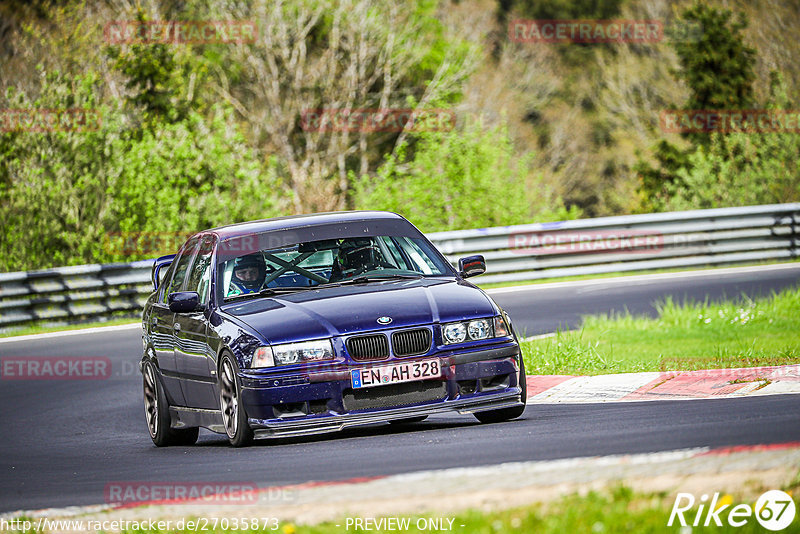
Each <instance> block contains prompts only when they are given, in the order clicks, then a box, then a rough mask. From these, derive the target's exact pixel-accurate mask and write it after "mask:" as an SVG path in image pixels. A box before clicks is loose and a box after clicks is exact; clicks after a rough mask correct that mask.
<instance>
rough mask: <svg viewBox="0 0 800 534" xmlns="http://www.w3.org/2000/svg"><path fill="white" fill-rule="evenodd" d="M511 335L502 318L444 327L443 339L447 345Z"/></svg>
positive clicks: (451, 324)
mask: <svg viewBox="0 0 800 534" xmlns="http://www.w3.org/2000/svg"><path fill="white" fill-rule="evenodd" d="M510 335H511V334H510V333H509V330H508V326H507V325H506V322H505V320H504V319H503V317H502V316H497V317H492V318H489V319H474V320H472V321H465V322H463V323H449V324H445V325H442V339H443V340H444V343H445V345H452V344H453V343H463V342H465V341H479V340H481V339H489V338H493V337H506V336H510Z"/></svg>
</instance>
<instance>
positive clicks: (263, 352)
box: [250, 347, 275, 369]
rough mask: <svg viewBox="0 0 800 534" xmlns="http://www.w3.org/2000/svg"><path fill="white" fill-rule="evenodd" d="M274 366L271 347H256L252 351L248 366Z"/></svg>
mask: <svg viewBox="0 0 800 534" xmlns="http://www.w3.org/2000/svg"><path fill="white" fill-rule="evenodd" d="M274 366H275V358H274V357H273V355H272V349H271V348H270V347H258V348H257V349H256V351H255V352H254V353H253V361H251V362H250V368H251V369H255V368H257V367H274Z"/></svg>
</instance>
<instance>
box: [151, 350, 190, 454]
mask: <svg viewBox="0 0 800 534" xmlns="http://www.w3.org/2000/svg"><path fill="white" fill-rule="evenodd" d="M142 379H143V380H142V381H143V386H144V416H145V419H146V420H147V430H148V431H149V432H150V439H152V440H153V443H155V445H156V447H168V446H170V445H193V444H194V443H195V442H196V441H197V436H198V434H199V431H200V429H199V428H196V427H195V428H180V429H178V428H171V427H170V416H169V403H168V402H167V395H166V393H164V387H163V386H162V385H161V381H160V380H159V379H158V372H157V371H156V367H155V365H153V363H152V362H149V361H148V362H145V364H144V367H143V368H142Z"/></svg>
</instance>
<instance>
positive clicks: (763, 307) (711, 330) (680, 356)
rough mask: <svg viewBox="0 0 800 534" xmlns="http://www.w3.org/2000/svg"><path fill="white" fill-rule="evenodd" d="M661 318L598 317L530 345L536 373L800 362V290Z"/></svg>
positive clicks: (529, 363)
mask: <svg viewBox="0 0 800 534" xmlns="http://www.w3.org/2000/svg"><path fill="white" fill-rule="evenodd" d="M657 309H658V312H659V317H658V318H655V319H653V318H648V317H639V316H633V315H631V314H629V313H624V314H618V315H613V316H611V315H593V316H587V317H584V319H583V324H582V327H581V329H580V330H577V331H572V332H559V333H557V335H555V336H553V337H549V338H545V339H539V340H534V341H529V342H525V343H523V344H522V350H523V357H524V359H525V366H526V370H527V372H528V374H590V375H596V374H607V373H627V372H638V371H666V370H693V369H718V368H734V367H754V366H761V365H785V364H794V363H800V289H793V290H789V291H784V292H782V293H779V294H776V295H773V296H772V297H768V298H764V299H759V300H756V301H752V300H749V299H746V298H742V299H737V300H731V301H725V302H722V303H717V304H708V303H690V304H686V305H678V304H676V303H675V302H674V301H672V300H670V299H668V300H666V301H664V302H662V303H661V304H659V305H658V306H657Z"/></svg>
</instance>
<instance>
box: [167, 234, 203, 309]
mask: <svg viewBox="0 0 800 534" xmlns="http://www.w3.org/2000/svg"><path fill="white" fill-rule="evenodd" d="M199 240H200V238H199V237H193V238H191V239H190V240H189V241H187V242H186V244H185V245H184V246H183V248H182V249H181V252H180V254H179V255H178V257H176V258H175V260H174V261H173V262H172V265H173V266H174V267H173V268H172V279H171V280H170V282H169V284H168V285H167V286H166V290H165V291H164V293H163V294H162V295H161V302H167V296H168V295H169V294H170V293H175V292H176V291H180V290H181V287H183V282H184V280H186V275H187V272H188V270H189V265H190V264H191V262H192V259H193V258H194V254H195V252H196V249H197V243H198V241H199Z"/></svg>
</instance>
